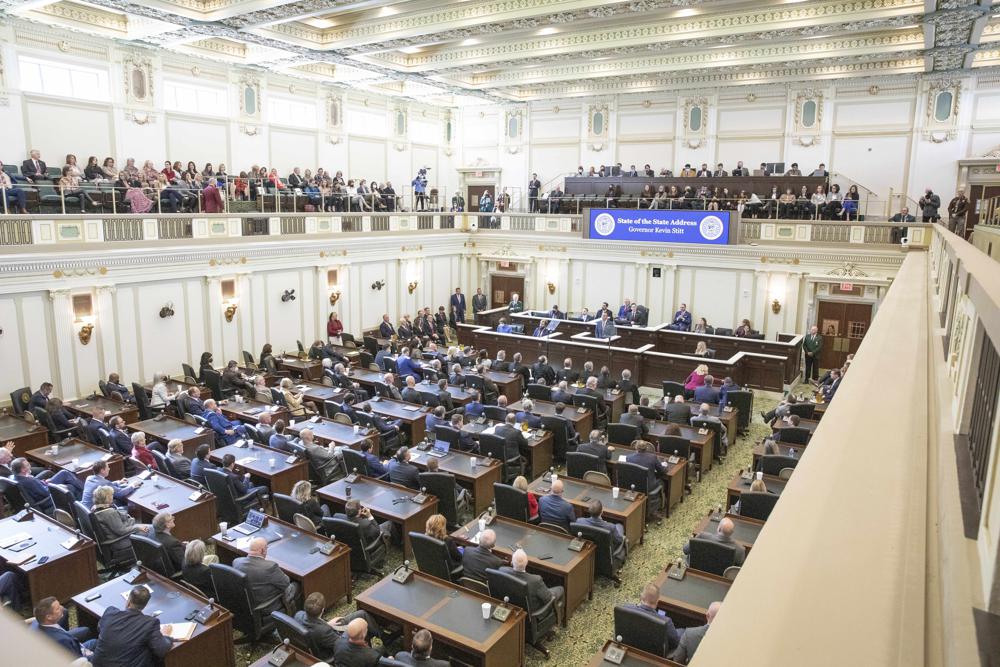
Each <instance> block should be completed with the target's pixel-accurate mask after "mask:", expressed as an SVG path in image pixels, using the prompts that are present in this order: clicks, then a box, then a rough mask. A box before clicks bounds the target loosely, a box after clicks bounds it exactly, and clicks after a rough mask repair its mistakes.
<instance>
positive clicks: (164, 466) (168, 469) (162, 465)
mask: <svg viewBox="0 0 1000 667" xmlns="http://www.w3.org/2000/svg"><path fill="white" fill-rule="evenodd" d="M149 453H150V454H152V455H153V460H154V461H156V469H157V470H159V471H160V472H161V473H163V474H165V475H170V476H171V477H174V478H177V473H176V472H175V471H174V465H173V464H172V463H171V462H170V461H169V460H167V457H166V456H164V455H163V452H161V451H160V450H158V449H153V448H150V449H149ZM178 479H179V478H178Z"/></svg>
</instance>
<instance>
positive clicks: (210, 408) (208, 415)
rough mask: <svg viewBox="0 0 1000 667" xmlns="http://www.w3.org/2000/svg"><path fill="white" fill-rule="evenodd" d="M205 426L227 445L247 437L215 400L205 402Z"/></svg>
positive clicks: (243, 430) (242, 428) (244, 431)
mask: <svg viewBox="0 0 1000 667" xmlns="http://www.w3.org/2000/svg"><path fill="white" fill-rule="evenodd" d="M286 379H287V378H286ZM293 414H294V413H293ZM205 424H206V425H207V426H208V427H209V428H210V429H212V430H213V431H215V434H216V436H217V437H218V438H219V439H220V440H222V441H223V442H224V443H226V444H227V445H232V444H234V443H235V442H236V441H237V440H240V439H242V438H246V437H247V434H246V429H245V428H244V427H243V424H241V423H240V422H238V421H233V420H230V419H226V418H225V417H224V416H223V415H222V408H220V407H219V404H218V403H216V402H215V399H214V398H210V399H208V400H207V401H205ZM140 460H141V459H140Z"/></svg>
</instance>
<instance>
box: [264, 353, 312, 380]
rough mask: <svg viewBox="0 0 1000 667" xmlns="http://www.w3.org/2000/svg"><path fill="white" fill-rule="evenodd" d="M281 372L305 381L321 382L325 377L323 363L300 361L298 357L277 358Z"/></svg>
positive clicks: (309, 360)
mask: <svg viewBox="0 0 1000 667" xmlns="http://www.w3.org/2000/svg"><path fill="white" fill-rule="evenodd" d="M274 360H275V362H276V363H277V366H278V368H279V369H280V370H285V371H288V372H289V373H291V374H292V376H293V377H300V378H302V379H304V380H319V379H320V378H321V377H323V362H321V361H319V360H317V359H299V358H297V357H275V359H274Z"/></svg>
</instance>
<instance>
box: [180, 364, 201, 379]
mask: <svg viewBox="0 0 1000 667" xmlns="http://www.w3.org/2000/svg"><path fill="white" fill-rule="evenodd" d="M181 368H182V369H183V370H184V377H185V378H191V380H192V381H193V382H197V381H198V374H197V373H196V372H195V370H194V368H192V367H191V365H190V364H181Z"/></svg>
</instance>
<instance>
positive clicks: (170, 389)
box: [142, 380, 211, 398]
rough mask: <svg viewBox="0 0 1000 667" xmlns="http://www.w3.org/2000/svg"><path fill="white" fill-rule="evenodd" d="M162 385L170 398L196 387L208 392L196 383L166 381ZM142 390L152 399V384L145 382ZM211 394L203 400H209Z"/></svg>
mask: <svg viewBox="0 0 1000 667" xmlns="http://www.w3.org/2000/svg"><path fill="white" fill-rule="evenodd" d="M164 384H165V385H166V386H167V393H168V394H170V395H171V396H177V394H179V393H180V392H182V391H187V390H188V389H190V388H191V387H198V388H199V389H202V390H203V391H208V388H207V387H205V386H204V385H199V384H197V383H195V384H191V383H190V382H184V381H183V380H166V381H165V382H164ZM142 388H143V389H145V390H146V396H148V397H150V398H152V396H153V383H152V382H146V383H145V384H143V385H142ZM210 397H211V392H209V393H208V394H207V395H206V396H205V398H210Z"/></svg>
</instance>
